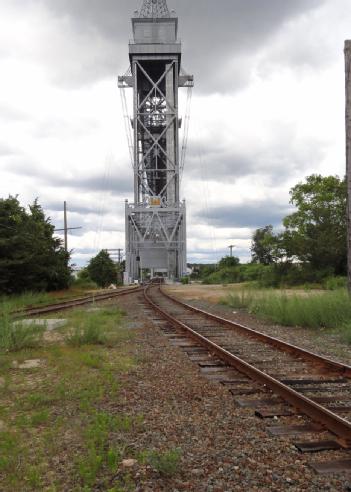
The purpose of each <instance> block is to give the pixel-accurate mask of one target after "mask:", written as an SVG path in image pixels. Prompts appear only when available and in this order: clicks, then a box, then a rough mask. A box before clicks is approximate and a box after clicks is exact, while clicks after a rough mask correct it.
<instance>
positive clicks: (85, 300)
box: [13, 287, 142, 317]
mask: <svg viewBox="0 0 351 492" xmlns="http://www.w3.org/2000/svg"><path fill="white" fill-rule="evenodd" d="M141 291H142V288H141V287H133V288H126V289H121V290H115V291H110V292H103V293H101V294H92V295H89V296H85V297H79V298H77V299H70V300H68V301H62V302H57V303H53V304H48V305H46V306H41V307H28V308H25V309H22V310H18V311H15V312H14V313H13V315H14V316H15V317H23V316H26V317H27V316H40V315H42V314H48V313H55V312H59V311H64V310H65V309H71V308H75V307H79V306H84V305H85V304H90V303H92V302H99V301H105V300H108V299H112V298H115V297H120V296H125V295H127V294H135V293H137V292H141Z"/></svg>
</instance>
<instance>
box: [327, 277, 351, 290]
mask: <svg viewBox="0 0 351 492" xmlns="http://www.w3.org/2000/svg"><path fill="white" fill-rule="evenodd" d="M323 287H324V288H325V289H327V290H337V289H342V288H346V287H347V277H327V278H326V279H325V280H324V282H323Z"/></svg>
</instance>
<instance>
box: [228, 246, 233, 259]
mask: <svg viewBox="0 0 351 492" xmlns="http://www.w3.org/2000/svg"><path fill="white" fill-rule="evenodd" d="M228 248H229V249H230V257H231V258H232V256H233V248H235V244H231V245H230V246H228Z"/></svg>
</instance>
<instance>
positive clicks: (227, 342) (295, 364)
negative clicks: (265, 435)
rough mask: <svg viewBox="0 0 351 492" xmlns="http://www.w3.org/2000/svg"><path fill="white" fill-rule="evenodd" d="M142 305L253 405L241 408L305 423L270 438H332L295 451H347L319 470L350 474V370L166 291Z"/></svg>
mask: <svg viewBox="0 0 351 492" xmlns="http://www.w3.org/2000/svg"><path fill="white" fill-rule="evenodd" d="M144 297H145V300H146V301H147V303H148V304H149V306H150V307H152V309H153V310H154V311H156V312H157V313H159V315H161V317H162V319H164V320H166V321H167V322H168V323H167V324H166V326H165V328H164V329H163V331H164V333H165V334H166V336H168V337H169V338H170V339H171V340H173V342H175V343H174V344H175V345H177V346H179V347H183V348H184V349H185V350H186V351H187V353H188V354H190V355H191V357H192V359H193V360H194V361H196V362H197V363H199V365H200V367H202V368H203V369H205V370H206V369H207V371H208V372H209V373H211V374H214V375H216V374H217V375H218V381H220V382H221V383H222V384H225V385H226V386H227V387H228V389H229V390H230V391H231V393H232V394H233V395H234V396H237V397H242V396H245V397H248V399H247V398H246V399H244V400H243V399H242V398H238V399H237V403H238V404H241V405H242V406H248V407H253V408H255V409H256V414H257V415H259V416H260V417H262V418H269V417H288V416H292V417H296V416H302V417H304V418H305V421H304V425H293V426H285V427H284V426H283V427H282V426H273V427H272V428H271V431H272V434H274V435H282V436H284V435H295V434H297V435H303V434H304V433H305V434H306V435H322V436H325V434H327V439H324V440H320V439H319V440H315V441H313V440H309V441H306V442H302V443H299V444H298V445H297V447H298V448H299V449H300V450H301V451H305V452H310V451H312V452H313V451H324V450H325V451H330V450H344V451H345V453H346V457H344V459H342V460H340V459H339V460H337V461H335V462H332V463H327V462H323V463H321V464H318V463H317V464H316V466H315V469H316V470H317V471H318V472H320V473H324V472H327V471H331V472H333V471H339V470H341V471H351V456H350V455H349V453H348V451H347V450H349V449H350V448H351V367H350V366H347V365H344V364H342V363H339V362H337V361H333V360H331V359H328V358H325V357H322V356H320V355H318V354H314V353H312V352H309V351H307V350H304V349H302V348H299V347H296V346H294V345H291V344H289V343H286V342H283V341H281V340H278V339H277V338H273V337H270V336H268V335H266V334H263V333H261V332H258V331H255V330H253V329H250V328H248V327H246V326H243V325H240V324H237V323H235V322H233V321H230V320H226V319H224V318H221V317H219V316H216V315H214V314H211V313H208V312H206V311H203V310H200V309H198V308H195V307H193V306H190V305H188V304H185V303H184V302H181V301H180V300H178V299H176V298H174V297H171V296H170V295H168V294H167V293H166V292H165V291H164V290H163V289H162V288H161V286H153V285H151V286H148V287H146V289H145V291H144ZM225 370H226V371H227V373H226V375H225V374H224V372H225ZM228 371H229V372H228ZM252 384H254V385H256V387H252ZM262 391H263V392H265V393H266V395H265V396H263V397H262V394H260V393H262ZM267 392H268V394H267ZM257 394H260V398H259V399H257ZM330 434H331V437H330ZM328 436H329V437H328Z"/></svg>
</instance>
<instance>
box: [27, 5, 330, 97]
mask: <svg viewBox="0 0 351 492" xmlns="http://www.w3.org/2000/svg"><path fill="white" fill-rule="evenodd" d="M324 1H325V0H294V1H289V2H283V1H281V0H265V2H264V5H263V4H262V0H221V2H220V5H219V4H218V3H215V2H213V0H192V1H191V2H189V0H178V1H172V0H168V4H169V8H170V9H171V8H174V9H176V11H177V14H178V16H179V18H180V37H181V38H182V39H183V40H184V57H183V61H184V64H185V66H186V68H187V70H189V71H191V72H193V73H194V74H195V76H196V80H197V91H198V92H202V91H205V92H207V91H210V92H216V91H221V92H224V91H228V92H231V91H233V90H235V89H238V88H241V87H243V86H244V85H245V84H246V83H247V82H248V80H249V79H250V76H251V63H250V61H249V59H248V57H249V56H250V55H255V54H257V53H258V52H259V51H260V50H261V49H262V46H263V45H264V44H265V43H266V42H267V40H269V39H270V38H271V37H272V36H273V35H274V34H275V33H276V32H277V31H278V30H279V29H281V28H282V27H283V26H284V24H285V23H286V22H287V21H289V20H291V19H292V18H295V17H297V16H299V15H302V14H305V13H307V12H309V11H311V10H313V9H315V8H317V7H319V6H320V5H322V4H323V3H324ZM25 3H26V5H27V6H28V5H31V3H33V4H34V2H33V0H32V1H31V2H30V1H28V0H27V1H26V2H25ZM42 3H43V4H44V5H45V6H46V7H47V9H48V10H49V12H51V13H52V15H53V16H54V18H55V21H58V22H59V23H60V29H61V33H60V34H59V39H55V38H53V39H51V40H50V43H47V45H45V46H44V47H43V48H42V49H43V54H44V56H45V57H46V60H47V62H48V64H50V63H51V71H52V76H53V77H54V80H56V82H57V83H58V84H60V85H64V86H66V87H69V86H71V87H73V88H74V87H77V86H79V85H84V84H87V83H90V82H93V81H97V80H99V79H101V78H104V77H115V76H116V75H117V72H118V71H123V67H126V66H127V64H128V54H127V48H128V46H127V45H128V39H130V38H131V26H130V17H131V16H132V14H133V11H134V9H137V8H140V6H141V4H142V0H133V1H130V0H119V1H118V2H117V1H116V0H100V1H99V2H97V1H96V0H60V1H59V2H58V1H57V0H42ZM296 53H297V56H299V53H300V54H301V56H304V53H303V50H301V49H300V48H299V47H297V49H296Z"/></svg>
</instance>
